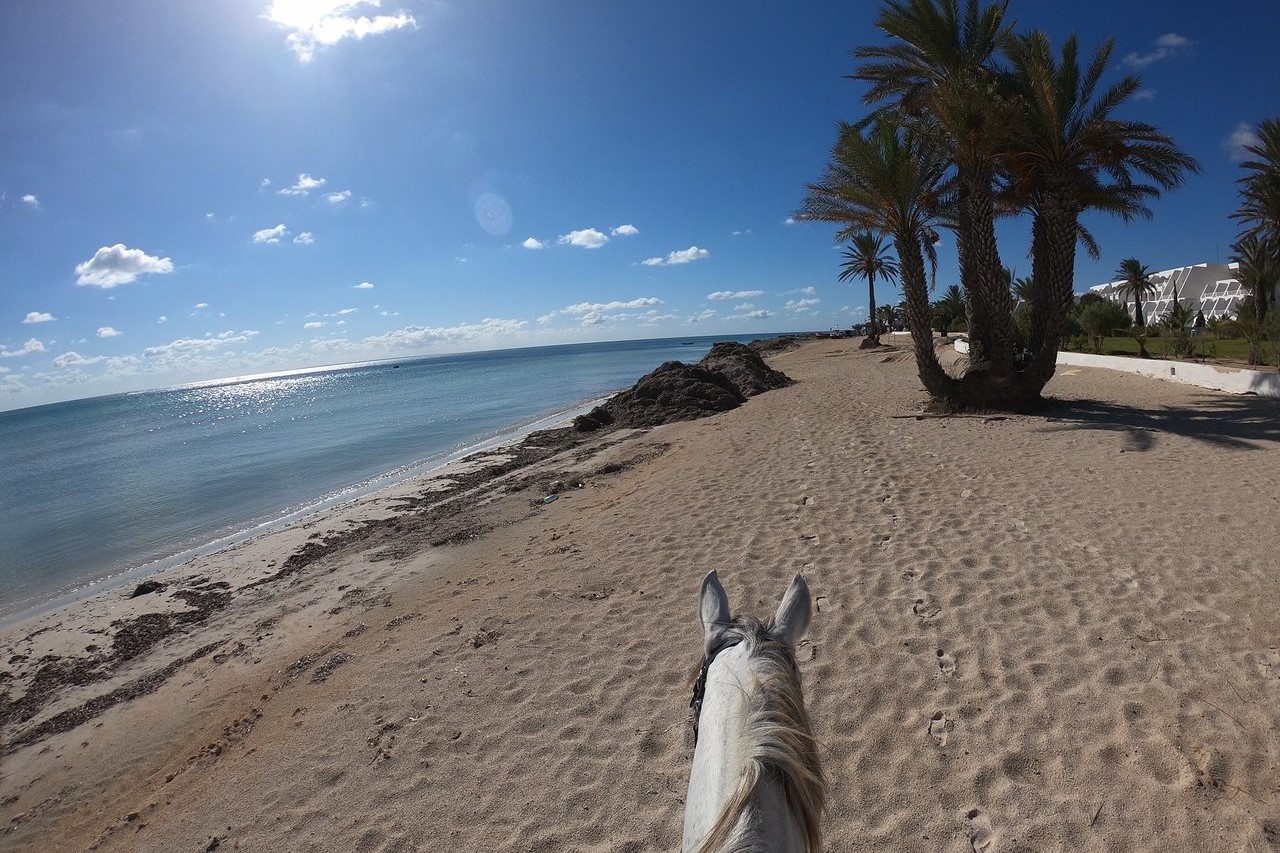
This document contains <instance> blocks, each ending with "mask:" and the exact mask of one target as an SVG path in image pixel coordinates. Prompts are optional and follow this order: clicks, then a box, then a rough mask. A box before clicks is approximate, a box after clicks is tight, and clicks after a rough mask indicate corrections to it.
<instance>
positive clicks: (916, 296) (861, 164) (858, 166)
mask: <svg viewBox="0 0 1280 853" xmlns="http://www.w3.org/2000/svg"><path fill="white" fill-rule="evenodd" d="M946 169H947V160H946V158H945V156H944V154H943V152H942V151H941V150H940V149H938V148H937V146H936V145H934V144H933V143H932V142H931V141H930V140H928V139H926V138H923V137H920V136H917V135H916V134H914V133H912V132H911V131H910V130H909V129H905V128H903V127H900V126H898V125H896V124H894V123H892V122H890V121H877V122H875V123H873V124H872V125H870V126H869V127H867V128H865V129H862V130H860V129H859V128H857V127H855V126H853V125H850V124H845V123H841V125H840V134H839V137H838V139H837V141H836V144H835V147H834V148H833V149H832V151H831V157H830V159H829V160H828V162H827V167H826V171H825V173H824V175H823V178H822V180H821V181H819V182H818V183H815V184H809V185H808V191H809V194H808V196H807V197H806V198H805V200H804V203H803V204H802V205H801V207H800V209H799V210H798V211H796V214H795V216H796V218H797V219H799V220H802V221H810V222H834V223H837V224H838V225H840V226H841V227H842V228H846V229H848V228H853V229H858V230H864V231H872V232H874V233H877V234H886V235H888V236H890V237H892V238H893V246H894V250H895V252H896V253H897V256H898V268H899V275H900V277H901V283H902V291H903V294H904V295H905V296H906V303H907V323H908V325H909V327H910V329H911V340H912V344H913V347H914V350H915V356H916V370H917V372H918V373H919V375H920V381H921V382H922V383H924V387H925V389H926V390H928V392H929V393H930V394H931V395H933V396H935V397H944V396H945V395H946V393H947V389H948V385H949V384H950V383H953V382H954V380H953V379H951V377H950V376H948V375H947V373H946V371H944V370H943V369H942V365H940V364H939V363H938V357H937V355H936V354H935V353H934V350H933V331H932V329H931V327H930V323H929V319H930V310H929V281H930V277H929V276H928V274H927V273H926V270H925V260H926V258H927V259H928V261H929V265H930V267H931V268H932V269H934V270H935V271H936V269H937V255H936V253H935V251H934V241H935V240H936V236H937V235H936V232H935V231H934V227H935V226H937V225H941V224H944V223H945V222H946V216H945V205H944V203H943V201H942V199H941V198H940V196H939V187H940V185H941V182H942V178H943V174H944V173H945V172H946ZM885 307H888V306H881V308H880V309H879V310H880V311H883V310H884V308H885Z"/></svg>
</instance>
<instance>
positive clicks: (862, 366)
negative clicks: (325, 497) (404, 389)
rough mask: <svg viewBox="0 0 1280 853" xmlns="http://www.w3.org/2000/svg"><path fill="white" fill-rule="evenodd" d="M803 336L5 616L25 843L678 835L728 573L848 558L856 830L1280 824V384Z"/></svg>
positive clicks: (472, 846) (861, 846)
mask: <svg viewBox="0 0 1280 853" xmlns="http://www.w3.org/2000/svg"><path fill="white" fill-rule="evenodd" d="M770 363H771V364H772V366H774V367H776V368H777V369H779V370H782V371H784V372H785V373H787V374H788V375H789V376H790V377H792V378H793V379H794V380H796V382H795V384H794V385H791V386H789V387H786V388H781V389H778V390H773V391H769V392H768V393H765V394H761V395H759V396H757V397H754V398H752V399H750V400H749V401H748V402H747V403H746V404H745V405H744V406H742V407H741V408H739V409H736V410H734V411H730V412H725V413H722V414H718V415H715V416H713V417H710V418H706V419H703V420H698V421H690V422H686V423H680V424H674V425H669V426H663V427H657V428H654V429H650V430H618V431H613V432H609V433H606V434H603V435H598V436H594V437H592V438H590V439H589V440H588V441H586V442H585V443H582V444H577V445H573V446H569V447H565V448H561V449H557V448H548V449H547V452H546V454H538V456H539V458H536V459H528V460H513V459H512V458H511V457H510V455H508V454H503V453H502V452H501V451H494V452H492V453H489V454H485V455H484V456H482V457H481V458H478V459H474V460H471V461H470V462H469V463H468V464H467V465H466V466H463V467H462V468H461V469H457V470H454V471H450V472H448V474H447V476H448V477H449V478H452V481H453V482H455V483H460V484H462V487H461V488H457V489H455V490H454V492H453V493H452V494H453V497H451V499H450V502H449V506H448V508H447V511H446V508H445V506H444V505H442V504H437V503H434V500H435V499H434V498H433V497H432V495H433V494H434V493H436V492H438V491H439V487H440V486H439V484H440V479H439V478H437V479H436V480H434V481H417V482H412V483H406V484H403V485H401V486H399V487H397V489H396V490H395V491H393V492H391V493H384V494H379V495H376V496H373V497H370V498H365V499H363V500H361V501H359V502H357V503H356V504H354V505H350V506H345V507H340V508H338V509H334V510H330V511H327V512H325V513H324V514H322V515H320V516H317V517H313V518H311V519H308V520H306V521H305V522H303V523H300V524H298V525H295V526H293V527H291V528H288V529H285V530H282V531H278V532H275V533H271V534H269V535H267V536H264V537H261V538H259V539H256V540H253V541H249V542H244V543H241V544H239V545H237V546H235V547H234V548H231V549H228V550H226V551H223V552H219V553H217V554H214V555H211V556H208V557H202V558H200V559H198V560H196V561H194V562H192V563H188V564H185V565H182V566H177V567H175V568H173V569H170V570H167V571H166V572H165V573H163V575H161V576H158V577H157V578H156V580H157V581H159V582H161V583H163V584H165V586H164V587H163V588H162V589H157V590H156V591H154V592H150V593H146V594H142V595H139V596H137V597H135V598H129V597H128V595H129V594H130V593H131V592H133V591H134V590H133V589H132V587H130V588H124V589H115V590H109V591H106V592H104V593H100V594H98V595H96V596H94V597H92V598H90V599H87V600H86V601H84V602H82V603H80V604H77V605H75V606H72V607H68V608H64V609H62V610H59V611H55V612H52V613H48V614H44V615H42V616H40V617H38V618H36V619H33V620H28V621H26V622H23V623H21V624H17V625H13V626H11V627H9V628H7V629H5V630H4V631H3V632H2V633H0V654H2V655H3V657H2V658H0V697H3V698H4V703H3V707H4V709H5V716H4V718H3V720H0V722H2V723H3V726H2V728H0V737H2V738H3V740H2V741H0V804H2V805H3V808H2V809H0V826H2V827H3V828H2V830H0V832H2V834H0V847H3V848H4V849H6V850H15V851H16V850H31V851H62V850H67V851H71V850H89V849H91V850H102V851H197V850H215V849H216V850H230V849H236V850H271V851H279V850H290V851H294V850H296V851H356V850H358V851H413V850H421V851H427V850H460V851H492V850H501V851H561V850H565V851H631V853H638V852H639V851H658V850H665V851H669V850H674V849H678V847H679V843H680V829H681V820H682V814H683V798H684V793H685V786H686V782H687V776H688V772H689V765H690V760H691V757H692V740H691V731H690V721H689V709H688V701H689V691H690V686H689V685H690V678H689V676H690V672H691V670H692V669H693V668H694V667H695V665H696V664H697V662H698V658H699V655H700V643H701V629H700V626H699V623H698V616H697V594H698V589H699V583H700V581H701V578H702V576H703V575H704V574H705V573H706V572H707V571H708V570H710V569H716V570H718V571H719V573H720V577H721V579H722V580H723V581H724V584H725V586H726V588H727V589H728V592H729V595H730V598H731V600H732V601H733V602H734V603H735V605H738V606H743V607H745V608H746V609H747V610H750V611H752V612H754V613H755V614H756V615H760V616H764V615H767V614H768V613H771V612H772V610H773V608H774V607H775V606H776V602H777V600H778V598H779V596H780V595H781V593H782V591H783V589H784V588H785V587H786V585H787V582H788V581H789V580H790V578H791V576H792V575H793V574H794V573H796V572H802V573H804V575H805V576H806V578H807V579H808V583H809V585H810V587H811V588H812V590H813V594H814V596H815V603H816V612H815V613H814V616H813V621H812V624H811V626H810V629H809V633H808V637H807V639H806V640H805V641H804V643H803V645H802V646H801V649H800V652H801V654H800V658H801V671H802V675H803V678H804V688H805V695H806V699H807V703H808V706H809V709H810V712H811V715H812V718H813V721H814V724H815V727H816V733H817V736H818V738H819V740H820V742H821V744H822V759H823V762H824V769H825V771H826V774H827V777H828V779H829V780H830V782H831V790H830V795H829V798H828V802H829V804H830V808H829V812H828V814H827V816H826V819H825V821H824V829H825V836H826V849H828V850H831V851H884V850H900V851H954V853H968V851H975V850H976V851H982V853H996V851H999V853H1013V851H1046V850H1064V851H1065V850H1071V851H1121V850H1123V851H1142V850H1161V851H1207V850H1222V851H1257V853H1262V851H1267V850H1280V606H1277V602H1280V524H1277V518H1280V403H1278V402H1277V401H1274V400H1266V399H1259V398H1255V397H1233V396H1229V395H1226V394H1221V393H1217V392H1211V391H1205V390H1201V389H1195V388H1188V387H1186V386H1177V385H1173V384H1170V383H1166V382H1161V381H1157V380H1152V379H1145V378H1141V377H1137V376H1132V375H1127V374H1121V373H1116V372H1111V371H1106V370H1098V369H1088V368H1060V369H1059V372H1058V375H1057V376H1056V377H1055V378H1054V380H1053V381H1052V383H1051V384H1050V385H1049V387H1048V389H1047V393H1048V394H1049V395H1050V396H1052V397H1054V398H1056V399H1057V400H1059V401H1060V403H1059V405H1057V406H1056V407H1054V408H1053V409H1052V410H1051V411H1049V412H1048V413H1046V414H1045V415H1042V416H991V417H982V416H973V417H952V418H941V417H928V418H924V417H920V418H918V417H915V415H916V414H917V413H918V412H920V411H921V408H922V404H923V402H924V392H923V391H922V390H921V387H920V384H919V382H918V380H917V379H916V376H915V367H914V364H913V362H912V361H911V358H910V353H909V351H908V350H907V349H906V348H905V347H900V348H898V349H892V350H878V351H863V352H860V351H858V350H857V348H856V341H847V340H846V341H841V340H833V341H823V342H817V343H812V344H809V345H806V346H804V347H802V348H800V349H797V350H794V351H791V352H786V353H782V354H780V355H777V356H776V357H774V358H772V359H771V361H770ZM543 456H545V458H541V457H543ZM513 462H528V464H521V465H519V466H515V465H513V464H512V463H513ZM486 466H488V469H487V470H486ZM495 466H496V469H505V468H508V467H509V468H511V470H509V471H506V472H505V473H501V471H499V470H496V469H495ZM468 472H473V473H474V472H480V473H476V474H475V476H474V477H471V476H470V474H469V473H468ZM433 490H435V491H434V492H433ZM551 495H554V496H555V499H554V500H551V501H549V502H548V501H547V500H546V498H547V497H548V496H551ZM112 623H116V624H115V625H113V624H112ZM86 661H96V663H94V664H93V665H92V666H91V665H89V664H88V663H86Z"/></svg>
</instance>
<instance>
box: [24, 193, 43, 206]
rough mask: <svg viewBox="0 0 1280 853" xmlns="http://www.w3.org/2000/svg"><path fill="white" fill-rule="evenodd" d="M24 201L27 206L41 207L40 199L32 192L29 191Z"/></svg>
mask: <svg viewBox="0 0 1280 853" xmlns="http://www.w3.org/2000/svg"><path fill="white" fill-rule="evenodd" d="M22 203H23V204H25V205H26V206H27V207H39V206H40V199H38V198H36V197H35V196H33V195H32V194H31V193H27V194H26V195H24V196H23V197H22Z"/></svg>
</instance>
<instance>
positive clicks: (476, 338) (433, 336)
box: [311, 317, 528, 353]
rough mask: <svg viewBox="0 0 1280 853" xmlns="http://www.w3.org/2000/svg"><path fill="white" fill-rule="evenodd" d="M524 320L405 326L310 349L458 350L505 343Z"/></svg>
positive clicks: (326, 342)
mask: <svg viewBox="0 0 1280 853" xmlns="http://www.w3.org/2000/svg"><path fill="white" fill-rule="evenodd" d="M527 325H528V323H526V322H525V321H524V320H503V319H496V318H493V317H486V318H484V319H483V320H481V321H480V322H479V323H462V324H459V325H457V326H446V327H429V326H406V327H405V328H403V329H396V330H394V331H390V332H387V333H385V334H381V335H373V336H371V337H367V338H365V339H364V340H362V341H349V340H347V339H346V338H334V339H330V340H321V341H314V342H313V343H312V345H311V346H312V348H313V349H315V350H317V351H320V352H339V353H341V352H364V353H376V352H390V351H399V350H406V349H413V350H421V349H423V348H426V347H431V346H434V345H446V346H457V345H459V344H474V343H477V342H488V341H506V340H509V339H510V337H511V335H513V334H515V333H516V332H519V331H520V330H521V329H522V328H524V327H525V326H527Z"/></svg>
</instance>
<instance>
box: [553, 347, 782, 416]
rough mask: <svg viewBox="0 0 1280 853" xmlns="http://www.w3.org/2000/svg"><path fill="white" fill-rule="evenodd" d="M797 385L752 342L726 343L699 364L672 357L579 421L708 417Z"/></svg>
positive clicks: (712, 351) (713, 349)
mask: <svg viewBox="0 0 1280 853" xmlns="http://www.w3.org/2000/svg"><path fill="white" fill-rule="evenodd" d="M789 384H791V379H790V378H788V377H787V375H786V374H784V373H781V372H779V371H777V370H774V369H773V368H771V367H769V365H767V364H765V363H764V360H763V359H762V358H761V357H760V355H759V354H758V353H757V352H756V351H755V350H753V349H752V348H750V347H747V346H743V345H742V344H738V343H720V344H716V345H715V346H713V347H712V348H711V352H709V353H707V355H706V357H705V358H703V359H702V361H701V362H700V363H698V364H696V365H693V364H685V363H684V362H680V361H668V362H666V363H664V364H663V365H661V366H660V367H659V368H658V369H657V370H655V371H653V372H652V373H649V374H647V375H645V376H643V377H641V378H640V381H639V382H637V383H636V384H635V385H633V386H632V387H631V388H629V389H627V390H626V391H622V392H621V393H618V394H615V395H614V396H613V397H611V398H610V399H609V400H608V402H606V403H605V404H604V405H602V406H597V407H596V408H594V409H592V410H591V411H590V412H588V413H587V414H585V415H579V416H578V417H577V418H575V419H574V421H573V428H574V429H575V430H576V431H578V432H594V431H595V430H598V429H604V428H607V427H612V426H621V427H628V428H633V429H635V428H644V427H653V426H660V425H662V424H669V423H675V422H676V421H688V420H694V419H695V418H705V417H707V416H708V415H714V414H716V413H717V412H727V411H728V410H730V409H736V408H737V407H738V406H741V405H742V404H743V403H744V402H746V399H747V398H748V397H752V396H755V395H756V394H760V393H762V392H764V391H769V390H771V389H774V388H781V387H783V386H785V385H789Z"/></svg>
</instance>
